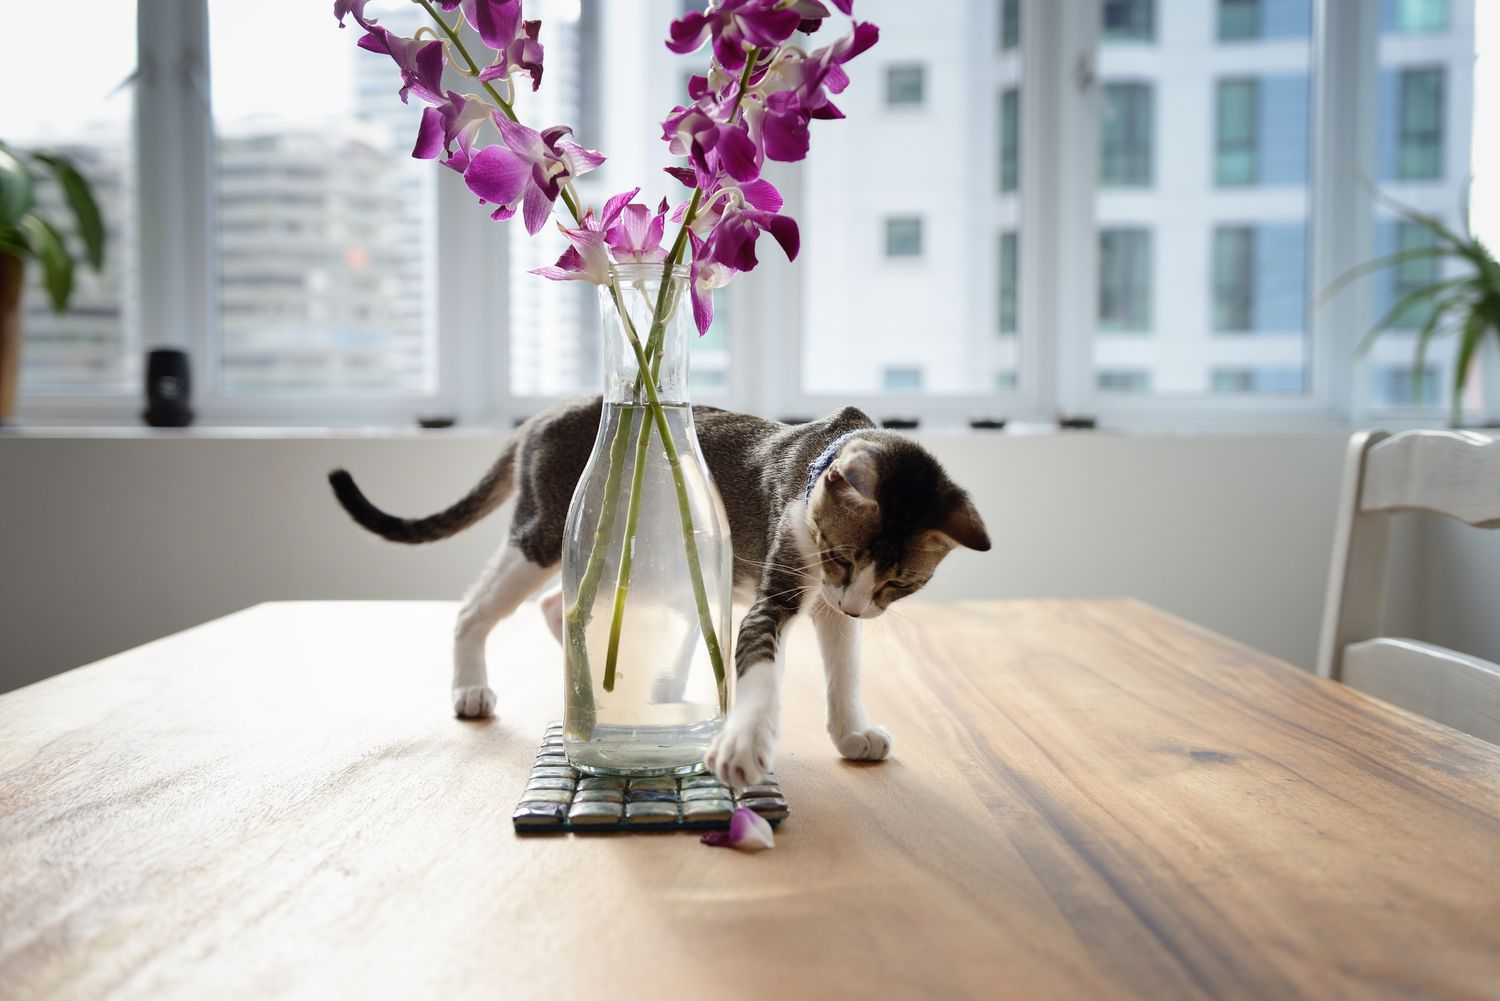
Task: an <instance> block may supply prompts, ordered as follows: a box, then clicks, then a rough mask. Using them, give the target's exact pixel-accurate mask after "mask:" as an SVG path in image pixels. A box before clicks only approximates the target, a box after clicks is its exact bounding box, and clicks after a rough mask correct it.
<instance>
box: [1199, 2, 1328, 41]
mask: <svg viewBox="0 0 1500 1001" xmlns="http://www.w3.org/2000/svg"><path fill="white" fill-rule="evenodd" d="M1311 8H1312V0H1219V41H1221V42H1243V41H1248V40H1251V39H1259V38H1264V39H1281V38H1306V37H1307V33H1308V29H1309V26H1310V25H1311V23H1312V10H1311Z"/></svg>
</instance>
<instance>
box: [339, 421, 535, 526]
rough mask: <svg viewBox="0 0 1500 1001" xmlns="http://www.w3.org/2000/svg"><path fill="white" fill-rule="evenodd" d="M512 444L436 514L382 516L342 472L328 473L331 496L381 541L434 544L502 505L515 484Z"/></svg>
mask: <svg viewBox="0 0 1500 1001" xmlns="http://www.w3.org/2000/svg"><path fill="white" fill-rule="evenodd" d="M516 443H517V438H515V437H513V438H512V439H511V440H510V442H508V443H507V444H506V446H505V451H503V452H501V453H500V458H498V459H496V460H495V464H494V465H493V466H491V467H490V471H489V472H487V473H485V474H484V479H482V480H480V481H479V483H478V484H476V485H475V487H474V489H473V490H470V491H469V492H468V493H467V494H465V495H464V496H463V497H462V498H461V499H459V501H458V502H457V503H455V504H453V505H452V506H451V507H448V508H447V509H445V510H442V511H439V512H438V513H437V514H431V515H428V516H427V517H425V518H397V517H396V516H395V515H392V514H386V513H385V512H384V511H382V510H380V508H378V507H376V506H375V505H374V504H371V503H370V502H369V500H368V499H367V498H366V497H365V495H364V493H363V492H361V491H360V489H359V487H357V486H355V484H354V477H352V476H350V475H349V474H348V473H347V472H346V471H344V470H342V469H335V470H334V471H333V472H331V473H329V474H328V482H329V483H330V484H331V485H332V486H333V494H334V496H335V497H337V498H338V501H339V503H340V504H341V505H343V508H344V510H345V511H347V512H349V517H351V518H353V519H354V520H355V521H357V522H359V524H360V525H362V526H363V527H365V528H367V529H369V530H370V531H372V532H374V533H375V534H376V535H378V536H380V537H381V538H382V539H389V540H390V541H392V542H409V543H418V542H436V541H437V540H438V539H446V538H447V537H448V536H450V535H456V534H458V533H459V532H462V531H463V530H464V529H466V528H468V527H469V526H470V525H472V524H474V523H475V522H476V521H478V520H479V519H481V518H483V517H484V516H485V515H487V514H489V513H490V512H491V511H493V510H495V508H497V507H499V506H500V505H501V504H503V503H505V499H506V498H507V497H509V496H510V492H511V487H512V486H513V485H514V483H515V478H514V472H515V466H516Z"/></svg>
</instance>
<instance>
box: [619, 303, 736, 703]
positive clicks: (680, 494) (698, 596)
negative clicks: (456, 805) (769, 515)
mask: <svg viewBox="0 0 1500 1001" xmlns="http://www.w3.org/2000/svg"><path fill="white" fill-rule="evenodd" d="M613 294H614V297H615V301H616V302H617V303H619V305H620V307H621V312H620V316H621V318H622V319H623V320H624V321H625V336H626V337H627V338H628V339H629V340H630V349H631V350H632V351H634V352H635V360H636V366H637V369H638V370H639V371H642V372H644V371H647V370H648V369H649V363H648V362H647V360H646V351H645V349H644V348H643V347H642V346H641V341H640V338H639V337H637V336H636V332H635V324H633V323H632V322H631V321H630V314H629V313H628V312H626V311H625V310H624V303H623V302H621V301H620V291H619V286H618V285H616V286H615V287H614V292H613ZM644 384H645V388H646V398H647V400H648V401H649V403H650V411H651V418H652V419H653V420H654V421H655V422H656V430H657V433H658V434H660V435H661V443H662V450H663V451H664V452H666V455H667V465H668V467H669V468H670V469H671V470H672V486H673V487H674V489H675V491H676V493H677V513H678V516H679V517H680V518H681V521H682V543H683V548H684V550H685V551H686V554H687V564H688V577H689V578H690V579H691V580H692V584H693V601H694V603H695V604H696V605H697V608H698V627H699V628H700V629H702V630H703V642H704V644H705V645H706V646H707V647H708V659H709V661H710V663H712V664H713V669H714V683H715V685H716V686H717V687H718V690H719V708H720V710H721V711H722V710H727V709H728V707H729V689H728V687H727V684H726V681H725V677H724V657H723V654H722V653H721V652H720V650H719V637H718V633H717V631H716V630H715V629H714V620H713V611H712V609H710V608H709V607H708V591H707V589H706V588H705V587H704V586H703V566H702V563H701V562H700V561H699V559H698V544H697V542H696V541H695V539H694V531H693V510H692V506H691V504H690V503H689V501H688V493H687V480H686V479H685V478H684V477H683V474H682V459H681V457H680V456H679V455H678V454H677V445H676V443H675V442H673V440H672V431H671V429H670V428H668V427H667V415H666V412H665V411H663V410H662V406H661V400H660V399H659V398H658V397H657V395H656V383H655V381H654V380H651V379H646V380H644ZM608 672H609V668H608V667H607V666H606V668H605V673H606V675H608Z"/></svg>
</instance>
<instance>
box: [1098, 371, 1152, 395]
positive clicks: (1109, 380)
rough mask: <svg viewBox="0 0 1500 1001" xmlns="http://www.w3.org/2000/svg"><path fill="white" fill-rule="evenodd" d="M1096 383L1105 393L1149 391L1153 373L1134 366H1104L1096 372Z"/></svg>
mask: <svg viewBox="0 0 1500 1001" xmlns="http://www.w3.org/2000/svg"><path fill="white" fill-rule="evenodd" d="M1094 385H1095V387H1097V388H1098V389H1099V390H1100V391H1101V392H1105V393H1149V392H1151V373H1150V372H1147V371H1144V370H1142V369H1133V368H1132V369H1119V368H1102V369H1100V370H1099V371H1098V372H1095V373H1094Z"/></svg>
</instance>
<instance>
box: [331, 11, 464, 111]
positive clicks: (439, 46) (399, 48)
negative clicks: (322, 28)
mask: <svg viewBox="0 0 1500 1001" xmlns="http://www.w3.org/2000/svg"><path fill="white" fill-rule="evenodd" d="M351 12H352V11H351ZM361 23H363V22H361ZM359 47H360V48H362V49H368V50H369V51H371V52H379V53H381V54H383V55H388V56H390V57H391V58H392V59H394V60H395V61H396V65H397V66H399V67H400V68H401V90H400V92H399V93H400V97H401V103H403V104H405V103H407V100H406V98H407V94H408V93H415V94H416V95H417V96H418V97H420V98H421V99H422V100H424V101H427V102H429V103H431V104H438V103H440V102H441V101H442V100H443V43H442V42H439V41H437V40H433V41H430V42H419V41H417V40H416V39H412V38H402V37H401V36H400V35H394V34H392V33H391V32H389V31H386V30H385V29H384V28H382V27H380V25H378V24H373V22H372V26H371V28H370V30H368V31H367V32H365V34H364V36H363V37H362V38H360V40H359Z"/></svg>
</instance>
